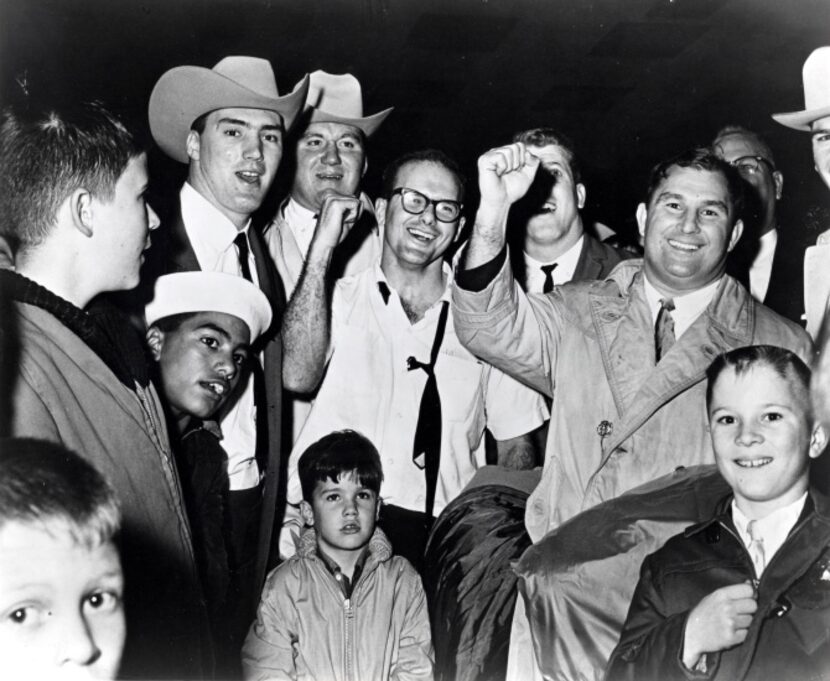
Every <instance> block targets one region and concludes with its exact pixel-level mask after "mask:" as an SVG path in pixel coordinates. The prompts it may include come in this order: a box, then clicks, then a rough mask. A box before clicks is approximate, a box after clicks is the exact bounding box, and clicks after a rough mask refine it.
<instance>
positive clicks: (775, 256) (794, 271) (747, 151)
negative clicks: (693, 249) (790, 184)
mask: <svg viewBox="0 0 830 681" xmlns="http://www.w3.org/2000/svg"><path fill="white" fill-rule="evenodd" d="M712 150H713V151H714V152H715V154H717V155H718V156H719V157H720V158H722V159H723V160H724V161H726V162H727V163H729V164H730V165H732V166H734V167H735V168H736V169H737V170H738V172H739V173H740V175H741V178H742V179H743V181H744V183H745V185H746V189H748V190H749V191H747V192H746V194H745V198H746V199H747V203H748V204H749V205H748V207H749V210H747V211H745V217H744V233H743V235H742V236H741V239H740V241H739V242H738V244H737V246H736V247H735V248H734V249H733V250H732V252H731V253H730V254H729V258H728V260H727V263H726V271H727V272H728V273H729V274H731V275H732V276H733V277H735V278H736V279H737V280H738V281H740V282H741V283H742V284H743V285H744V286H745V287H746V288H747V289H749V292H750V293H751V294H752V297H753V298H755V300H757V301H758V302H759V303H763V304H764V305H766V306H767V307H769V308H771V309H772V310H775V311H776V312H777V313H778V314H780V315H783V316H784V317H786V318H787V319H790V320H792V321H794V322H798V323H800V322H801V315H802V313H803V312H804V281H803V274H802V272H803V260H804V248H805V247H806V244H801V243H800V241H799V235H798V234H797V233H795V232H794V231H793V230H787V229H783V228H782V226H781V224H780V222H779V219H778V210H777V208H778V202H779V201H780V200H781V196H782V193H783V190H784V176H783V175H782V174H781V171H780V170H778V169H777V168H776V166H775V158H774V157H773V155H772V149H770V147H769V145H768V144H767V143H766V142H765V141H764V140H763V138H761V136H760V135H758V134H757V133H754V132H752V131H751V130H747V129H746V128H742V127H740V126H737V125H729V126H726V127H724V128H721V130H720V131H719V132H718V134H717V135H716V136H715V140H714V141H713V142H712Z"/></svg>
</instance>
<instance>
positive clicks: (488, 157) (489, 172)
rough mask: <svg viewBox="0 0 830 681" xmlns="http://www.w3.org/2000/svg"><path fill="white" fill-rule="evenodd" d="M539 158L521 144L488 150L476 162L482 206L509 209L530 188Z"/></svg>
mask: <svg viewBox="0 0 830 681" xmlns="http://www.w3.org/2000/svg"><path fill="white" fill-rule="evenodd" d="M538 167H539V158H538V157H536V156H534V155H533V154H531V153H530V152H529V151H528V150H527V147H526V146H525V145H524V144H523V143H522V142H516V143H515V144H509V145H507V146H506V147H497V148H496V149H491V150H490V151H488V152H487V153H486V154H484V155H483V156H481V157H480V158H479V159H478V187H479V190H480V191H481V204H482V206H484V205H488V206H497V205H503V204H505V203H506V204H507V205H508V206H509V205H512V204H514V203H515V202H516V201H518V200H519V199H520V198H522V197H523V196H524V195H525V194H526V193H527V190H528V189H529V188H530V185H531V183H532V182H533V178H534V177H535V176H536V169H537V168H538Z"/></svg>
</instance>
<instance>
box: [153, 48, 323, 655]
mask: <svg viewBox="0 0 830 681" xmlns="http://www.w3.org/2000/svg"><path fill="white" fill-rule="evenodd" d="M307 87H308V79H307V78H305V79H303V81H301V82H300V84H299V85H298V86H297V87H296V88H295V90H294V91H293V92H292V93H291V94H289V95H287V96H285V97H280V96H279V93H278V91H277V84H276V80H275V78H274V72H273V70H272V68H271V65H270V64H269V63H268V62H267V61H266V60H264V59H257V58H254V57H240V56H234V57H226V58H224V59H222V60H221V61H220V62H219V63H218V64H216V66H214V67H213V68H212V69H207V68H203V67H200V66H179V67H176V68H173V69H171V70H169V71H167V72H166V73H165V74H164V75H162V77H161V78H160V79H159V80H158V82H157V83H156V85H155V87H154V88H153V92H152V94H151V95H150V104H149V120H150V130H151V132H152V134H153V138H154V139H155V140H156V142H157V143H158V145H159V146H160V147H161V148H162V150H163V151H164V152H165V153H166V154H167V155H168V156H170V157H171V158H173V159H175V160H177V161H180V162H182V163H187V164H188V174H187V181H186V182H185V184H184V186H183V187H182V189H181V191H180V193H179V200H180V204H179V210H178V211H177V213H176V215H175V217H174V219H173V220H172V221H171V224H170V225H169V228H168V230H167V235H166V236H167V243H166V244H165V246H166V250H162V251H161V252H162V253H163V254H164V257H165V259H166V262H165V266H164V269H165V270H167V271H188V270H206V271H215V272H224V273H227V274H233V275H236V276H242V277H245V278H246V279H249V280H251V281H252V282H253V283H255V284H257V285H258V286H259V288H260V289H262V291H263V292H264V293H265V295H266V296H267V297H268V299H269V302H270V303H271V305H272V307H273V311H274V314H273V319H274V322H273V323H272V325H271V328H270V329H268V330H267V331H266V332H265V333H264V334H263V335H262V337H261V338H260V340H259V342H258V344H257V346H256V347H255V350H259V351H260V353H259V356H260V358H261V359H262V360H264V366H261V365H260V364H259V363H256V362H254V363H253V364H254V366H253V369H252V372H251V375H249V376H247V377H243V380H241V381H240V386H239V388H240V389H239V390H238V391H237V393H236V394H235V395H234V397H235V398H236V399H232V400H229V403H230V406H229V408H226V409H225V410H224V414H223V416H222V420H221V427H222V434H223V439H222V446H223V448H224V449H225V451H226V452H227V453H228V478H229V487H230V490H229V493H228V503H227V508H228V511H229V518H228V522H229V523H230V526H231V532H232V536H233V538H234V541H233V542H232V544H235V545H232V546H231V547H230V552H231V559H232V562H233V566H232V569H233V570H234V574H235V583H236V589H237V590H236V593H237V595H238V598H237V600H236V604H237V612H233V613H228V618H229V619H231V618H235V620H236V621H237V622H238V625H239V626H238V629H239V631H238V632H237V637H238V640H235V641H231V642H226V643H227V647H226V648H225V650H226V651H227V652H229V653H230V654H231V655H232V651H233V649H234V647H235V648H236V651H237V652H238V645H239V644H240V643H241V638H242V636H244V633H245V628H246V627H247V625H248V624H250V621H251V619H252V618H253V613H254V609H255V607H256V602H257V598H258V596H259V592H260V590H261V587H262V584H263V583H264V579H265V574H266V570H267V568H268V567H270V566H271V564H270V563H269V557H270V554H271V551H270V548H271V537H272V532H273V528H274V524H275V517H274V516H275V513H276V506H277V491H278V475H279V470H280V413H281V392H282V382H281V368H282V366H281V365H282V347H281V342H280V337H279V333H278V330H279V323H280V321H279V320H280V317H281V313H282V310H283V308H284V306H285V293H284V290H283V287H282V283H281V281H280V278H279V275H278V274H277V272H276V270H275V268H274V265H273V263H272V262H271V259H270V258H269V257H268V253H267V251H266V249H265V245H264V243H263V242H262V240H261V237H260V236H259V234H258V233H257V232H256V230H254V229H252V228H251V215H252V213H254V211H256V210H257V209H258V208H259V207H260V205H261V204H262V201H263V199H264V198H265V195H266V194H267V192H268V190H269V189H270V187H271V184H272V183H273V180H274V177H275V175H276V172H277V167H278V166H279V163H280V159H281V158H282V151H283V138H284V135H285V133H286V131H287V130H288V129H289V128H290V127H291V124H292V123H293V121H294V119H295V118H296V116H297V114H298V113H299V111H300V109H301V107H302V104H303V102H304V101H305V96H306V90H307ZM255 384H256V390H255ZM255 391H256V400H255V397H254V393H255ZM257 537H258V539H257ZM220 656H221V653H220ZM220 664H221V660H220Z"/></svg>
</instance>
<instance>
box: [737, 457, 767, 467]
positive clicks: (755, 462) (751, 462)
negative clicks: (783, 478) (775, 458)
mask: <svg viewBox="0 0 830 681" xmlns="http://www.w3.org/2000/svg"><path fill="white" fill-rule="evenodd" d="M768 463H772V459H771V458H770V457H768V456H765V457H763V458H761V459H735V464H736V465H738V466H740V467H741V468H760V467H761V466H766V465H767V464H768Z"/></svg>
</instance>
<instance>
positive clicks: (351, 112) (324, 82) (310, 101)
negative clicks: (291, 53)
mask: <svg viewBox="0 0 830 681" xmlns="http://www.w3.org/2000/svg"><path fill="white" fill-rule="evenodd" d="M302 85H303V82H302V81H300V82H299V83H297V85H296V86H295V87H294V92H297V91H298V90H299V89H301V88H302ZM305 106H306V112H309V118H308V122H309V123H344V124H345V125H353V126H354V127H356V128H358V129H360V130H362V131H363V134H364V135H366V137H369V136H370V135H371V134H372V133H373V132H375V130H377V129H378V127H379V126H380V124H381V123H383V121H384V119H385V118H386V117H387V116H388V115H389V114H390V113H391V112H392V108H393V107H390V108H388V109H385V110H384V111H381V112H379V113H376V114H374V115H372V116H365V117H364V116H363V93H362V91H361V89H360V82H359V81H358V80H357V78H355V77H354V76H353V75H352V74H350V73H344V74H342V75H336V74H333V73H326V72H325V71H315V72H314V73H312V74H311V76H310V78H309V85H308V95H307V97H306V98H305Z"/></svg>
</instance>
